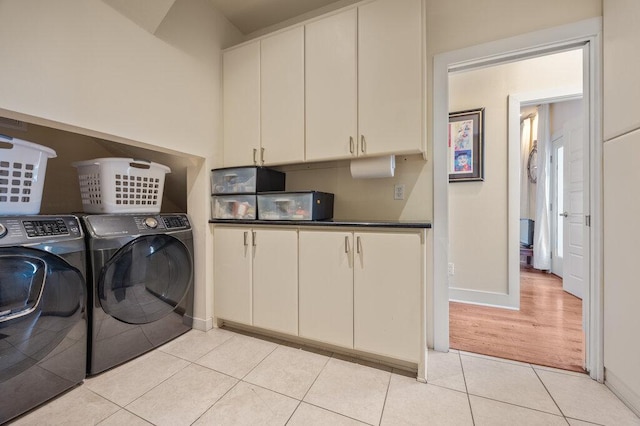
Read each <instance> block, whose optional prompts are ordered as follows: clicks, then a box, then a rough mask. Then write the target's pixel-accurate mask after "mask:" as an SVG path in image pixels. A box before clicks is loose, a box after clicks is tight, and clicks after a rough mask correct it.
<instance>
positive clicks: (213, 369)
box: [191, 347, 296, 399]
mask: <svg viewBox="0 0 640 426" xmlns="http://www.w3.org/2000/svg"><path fill="white" fill-rule="evenodd" d="M276 349H277V347H276V348H274V349H273V350H272V351H271V352H269V353H268V354H266V355H265V356H264V357H263V358H262V359H261V360H260V361H259V362H258V363H257V364H256V365H255V366H254V367H253V368H252V369H251V370H249V372H248V373H246V374H245V375H244V376H242V377H235V376H232V375H231V374H229V373H225V372H224V371H220V370H216V369H215V368H212V367H209V366H208V365H203V364H199V363H198V361H199V360H200V358H198V359H197V360H196V361H191V364H195V365H197V366H199V367H203V368H206V369H207V370H211V371H213V372H216V373H219V374H222V375H224V376H227V377H230V378H232V379H234V380H237V381H239V382H240V381H244V382H245V383H251V382H247V381H245V380H244V379H245V378H246V377H247V376H248V375H249V374H250V373H251V372H252V371H253V370H255V369H256V367H258V366H259V365H260V364H261V363H262V361H264V360H265V359H266V358H267V357H268V356H269V355H271V354H272V353H273V351H275V350H276ZM251 384H253V383H251ZM290 398H291V397H290ZM294 399H296V398H294Z"/></svg>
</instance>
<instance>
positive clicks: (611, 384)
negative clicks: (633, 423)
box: [604, 367, 640, 417]
mask: <svg viewBox="0 0 640 426" xmlns="http://www.w3.org/2000/svg"><path fill="white" fill-rule="evenodd" d="M604 377H605V379H604V384H605V385H607V387H608V388H609V389H611V392H613V393H614V394H615V395H616V396H617V397H618V398H620V400H621V401H622V402H623V403H624V404H625V405H626V406H627V407H629V409H631V411H633V412H634V413H635V415H636V416H638V417H640V395H638V394H637V393H635V392H634V391H633V390H632V389H631V388H630V387H629V386H627V385H626V384H625V383H624V382H623V381H621V380H620V379H619V378H618V377H616V375H615V374H613V373H611V370H607V369H606V367H605V369H604Z"/></svg>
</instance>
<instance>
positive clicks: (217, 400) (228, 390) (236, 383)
mask: <svg viewBox="0 0 640 426" xmlns="http://www.w3.org/2000/svg"><path fill="white" fill-rule="evenodd" d="M214 371H215V370H214ZM229 377H231V376H229ZM233 379H235V380H236V382H235V383H234V384H233V386H231V387H230V388H229V389H227V391H226V392H225V393H223V394H222V395H220V397H218V399H216V400H215V401H214V402H213V404H211V405H210V406H208V407H207V408H206V409H205V410H204V411H203V412H202V413H200V415H199V416H198V418H197V419H195V420H194V421H193V422H191V423H190V424H191V425H194V424H195V423H196V422H197V421H198V420H200V418H201V417H202V416H204V415H205V414H207V412H208V411H209V410H211V409H212V408H213V407H214V406H215V405H216V404H217V403H218V402H220V401H221V400H222V398H224V397H225V396H226V395H227V394H228V393H229V392H231V391H232V390H233V389H234V388H235V387H236V386H238V383H240V382H241V380H238V379H236V378H235V377H233Z"/></svg>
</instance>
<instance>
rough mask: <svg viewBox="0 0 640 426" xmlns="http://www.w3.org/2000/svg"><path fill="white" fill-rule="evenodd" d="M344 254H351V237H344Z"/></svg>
mask: <svg viewBox="0 0 640 426" xmlns="http://www.w3.org/2000/svg"><path fill="white" fill-rule="evenodd" d="M344 252H345V253H347V254H349V237H348V236H347V235H345V236H344Z"/></svg>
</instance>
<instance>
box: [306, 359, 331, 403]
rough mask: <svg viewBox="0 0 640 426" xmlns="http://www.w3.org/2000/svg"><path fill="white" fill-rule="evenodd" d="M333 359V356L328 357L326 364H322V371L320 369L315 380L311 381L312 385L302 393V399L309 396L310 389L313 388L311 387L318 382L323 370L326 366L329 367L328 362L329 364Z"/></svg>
mask: <svg viewBox="0 0 640 426" xmlns="http://www.w3.org/2000/svg"><path fill="white" fill-rule="evenodd" d="M330 360H331V357H328V358H327V360H326V361H325V362H324V365H323V366H322V368H321V369H320V371H318V374H316V377H314V378H313V382H312V383H311V386H309V387H308V388H307V390H306V391H305V393H304V395H302V398H300V401H304V399H305V398H306V397H307V395H308V394H309V391H310V390H311V388H312V387H313V385H315V384H316V382H317V381H318V377H320V375H321V374H322V372H323V371H324V369H325V368H327V364H329V361H330Z"/></svg>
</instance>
